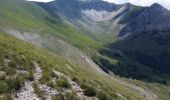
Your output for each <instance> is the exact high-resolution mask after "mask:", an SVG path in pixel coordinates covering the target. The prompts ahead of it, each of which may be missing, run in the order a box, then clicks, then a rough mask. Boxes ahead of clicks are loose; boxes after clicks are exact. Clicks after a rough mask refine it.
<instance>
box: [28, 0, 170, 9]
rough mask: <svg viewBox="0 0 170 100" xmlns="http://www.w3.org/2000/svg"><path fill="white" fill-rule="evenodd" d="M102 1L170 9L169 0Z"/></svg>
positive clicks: (41, 0) (40, 0) (45, 0)
mask: <svg viewBox="0 0 170 100" xmlns="http://www.w3.org/2000/svg"><path fill="white" fill-rule="evenodd" d="M29 1H39V2H49V1H53V0H29ZM104 1H108V2H113V3H116V4H122V3H127V2H130V3H132V4H134V5H139V6H150V5H152V4H153V3H159V4H161V5H162V6H164V7H166V8H168V9H170V0H104Z"/></svg>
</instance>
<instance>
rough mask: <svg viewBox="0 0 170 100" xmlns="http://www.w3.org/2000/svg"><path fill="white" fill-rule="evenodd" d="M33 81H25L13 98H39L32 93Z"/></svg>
mask: <svg viewBox="0 0 170 100" xmlns="http://www.w3.org/2000/svg"><path fill="white" fill-rule="evenodd" d="M32 84H33V82H25V84H24V86H23V87H22V88H21V89H20V90H19V91H18V92H17V94H16V96H15V97H14V100H40V98H38V96H37V95H36V94H35V93H34V88H33V87H32Z"/></svg>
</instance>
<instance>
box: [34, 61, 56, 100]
mask: <svg viewBox="0 0 170 100" xmlns="http://www.w3.org/2000/svg"><path fill="white" fill-rule="evenodd" d="M34 65H35V71H34V79H35V83H37V84H38V86H39V89H40V90H41V91H42V92H43V95H44V97H45V98H46V99H47V100H51V99H52V97H53V96H55V95H56V94H58V93H59V92H58V91H57V90H56V89H53V88H51V87H49V86H47V85H45V84H40V83H39V79H40V78H41V76H42V69H41V68H40V67H39V65H38V64H37V63H34Z"/></svg>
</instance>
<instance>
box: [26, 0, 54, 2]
mask: <svg viewBox="0 0 170 100" xmlns="http://www.w3.org/2000/svg"><path fill="white" fill-rule="evenodd" d="M27 1H37V2H50V1H54V0H27Z"/></svg>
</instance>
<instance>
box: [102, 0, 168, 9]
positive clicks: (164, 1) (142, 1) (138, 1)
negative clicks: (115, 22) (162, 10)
mask: <svg viewBox="0 0 170 100" xmlns="http://www.w3.org/2000/svg"><path fill="white" fill-rule="evenodd" d="M104 1H108V2H113V3H116V4H122V3H127V2H130V3H132V4H134V5H139V6H150V5H152V4H153V3H159V4H161V5H162V6H164V7H166V8H168V9H170V0H104Z"/></svg>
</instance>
